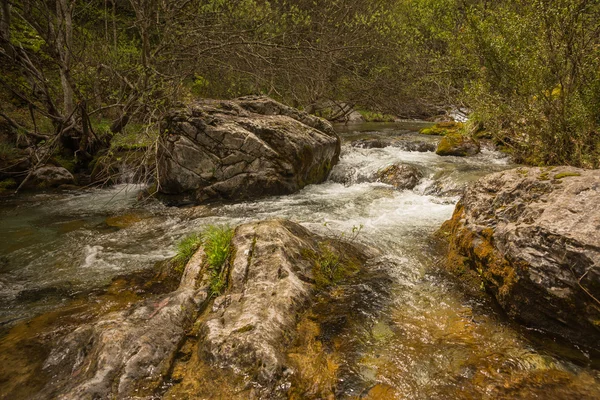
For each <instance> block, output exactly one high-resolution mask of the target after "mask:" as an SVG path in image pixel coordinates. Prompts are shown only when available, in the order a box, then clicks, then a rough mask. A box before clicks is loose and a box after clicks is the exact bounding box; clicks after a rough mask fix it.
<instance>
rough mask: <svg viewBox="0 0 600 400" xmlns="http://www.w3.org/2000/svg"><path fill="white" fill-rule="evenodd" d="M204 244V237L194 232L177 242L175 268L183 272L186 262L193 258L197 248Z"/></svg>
mask: <svg viewBox="0 0 600 400" xmlns="http://www.w3.org/2000/svg"><path fill="white" fill-rule="evenodd" d="M201 244H202V237H201V236H200V235H198V234H197V233H193V234H191V235H188V236H186V237H184V238H183V239H182V240H180V241H179V242H178V243H177V255H176V256H175V270H176V271H177V272H182V271H183V268H184V267H185V264H187V262H188V261H189V260H190V258H192V256H193V255H194V253H195V252H196V250H198V248H199V247H200V245H201Z"/></svg>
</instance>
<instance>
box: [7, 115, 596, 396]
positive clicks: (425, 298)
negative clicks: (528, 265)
mask: <svg viewBox="0 0 600 400" xmlns="http://www.w3.org/2000/svg"><path fill="white" fill-rule="evenodd" d="M415 128H416V126H415V125H414V124H400V125H398V124H395V125H394V124H393V125H385V126H382V125H375V126H373V125H371V126H369V125H363V126H356V127H350V128H348V127H345V128H344V127H342V128H340V132H341V134H342V136H343V137H344V138H345V144H344V146H343V149H342V157H341V160H340V163H339V164H338V165H337V166H336V167H335V168H334V171H333V172H332V175H331V178H330V180H328V181H327V182H325V183H323V184H320V185H311V186H308V187H306V188H304V189H303V190H302V191H300V192H299V193H297V194H294V195H289V196H281V197H271V198H266V199H261V200H258V201H253V202H245V203H238V204H229V205H219V206H210V207H198V208H192V209H176V208H170V207H166V206H164V205H161V204H159V203H157V202H149V203H148V202H146V203H143V204H139V203H138V202H137V194H138V192H139V190H140V187H135V186H127V185H119V186H114V187H111V188H108V189H92V190H88V191H85V192H73V193H54V194H36V195H29V196H21V197H18V198H16V199H8V200H4V201H3V202H2V203H0V221H1V223H0V324H2V326H4V328H8V327H10V326H11V325H13V324H14V323H15V322H16V321H19V320H22V319H24V318H28V317H31V316H33V315H36V314H39V313H41V312H44V311H47V310H50V309H53V308H56V307H57V306H59V305H60V304H61V303H63V302H65V301H67V300H68V299H69V298H71V297H72V296H73V295H75V294H77V293H80V292H82V291H86V290H90V289H93V288H95V287H100V286H101V285H104V284H106V283H107V282H109V281H110V279H111V278H112V277H114V276H115V275H118V274H122V273H126V272H131V271H134V270H138V269H141V268H146V267H148V266H150V265H152V264H153V263H154V262H156V261H158V260H162V259H166V258H168V257H171V256H172V255H173V254H174V250H173V249H174V243H175V242H176V241H177V240H178V239H179V238H181V237H183V236H184V235H186V234H188V233H190V232H196V231H199V230H201V229H202V228H203V227H204V226H206V225H208V224H228V225H231V226H235V225H237V224H239V223H241V222H246V221H252V220H261V219H268V218H287V219H290V220H293V221H296V222H299V223H301V224H302V225H304V226H306V227H308V228H310V229H313V230H315V231H317V232H320V233H322V234H325V235H334V236H342V235H350V234H351V232H352V231H353V228H355V227H361V228H360V234H359V235H358V236H357V238H356V240H358V241H362V242H364V243H367V244H371V245H374V246H376V247H378V248H379V249H381V250H382V251H383V254H385V255H384V256H383V257H382V260H379V261H382V262H381V263H380V265H385V266H386V274H387V276H389V277H391V282H390V283H389V284H387V285H386V287H385V288H382V289H381V293H379V292H378V291H377V285H374V286H372V287H366V286H364V285H363V286H360V285H357V291H358V292H360V290H363V291H366V290H369V291H370V292H369V293H368V294H364V295H361V296H363V297H364V298H363V299H362V300H361V301H360V304H358V305H357V307H356V308H355V309H354V310H353V312H355V313H356V315H352V314H350V317H349V319H348V322H347V323H346V324H345V325H344V327H343V329H342V330H341V331H339V332H338V333H337V334H338V336H339V337H340V338H341V339H342V340H341V343H342V344H341V345H339V346H337V350H336V351H337V352H338V356H339V364H340V374H339V376H340V378H339V379H340V382H339V390H338V392H339V394H340V397H353V396H367V397H368V396H371V397H370V398H382V399H383V398H408V399H433V398H444V399H445V398H449V399H450V398H499V397H503V396H505V397H508V398H513V397H517V398H537V397H536V396H539V398H549V397H548V395H549V394H553V395H557V394H558V395H560V394H561V393H562V395H564V396H566V397H564V396H563V397H560V396H559V398H569V395H570V394H572V393H577V396H578V397H581V398H585V397H586V395H587V394H589V398H594V397H595V396H596V395H599V394H600V389H599V388H600V383H599V378H600V377H599V375H598V372H597V371H595V370H592V369H589V368H586V367H584V366H581V365H575V364H573V363H571V362H569V361H566V360H564V359H561V358H559V357H557V356H555V355H553V354H551V353H548V352H546V351H544V350H543V349H541V348H540V347H539V346H535V345H533V344H532V343H531V342H529V341H528V340H527V339H526V338H525V337H523V335H522V333H521V332H520V331H519V330H516V329H515V328H514V327H513V326H512V325H511V324H510V323H508V322H506V321H505V320H504V319H503V318H502V317H501V316H499V315H497V314H496V313H495V312H493V310H491V309H490V308H489V307H488V306H487V305H484V304H479V303H478V302H476V301H475V300H472V299H468V298H465V297H464V296H463V295H462V294H461V292H460V290H458V289H457V288H456V287H455V286H454V284H453V283H452V282H451V281H450V280H448V279H447V278H446V277H444V276H443V275H442V274H438V273H436V269H435V267H434V262H435V259H436V257H437V255H436V254H435V251H434V249H433V248H432V247H431V245H430V239H431V236H432V234H433V233H434V232H435V230H436V229H437V228H439V226H440V225H441V224H442V223H443V222H444V221H445V220H446V219H448V218H449V217H450V216H451V214H452V211H453V209H454V205H455V203H456V201H457V199H458V198H457V194H458V193H460V190H461V189H462V187H464V185H465V184H467V183H468V182H471V181H473V180H475V179H477V178H478V177H480V176H483V175H485V174H487V173H490V172H493V171H499V170H502V169H506V168H509V167H510V164H509V162H508V160H507V159H506V158H504V157H502V156H501V155H499V154H497V153H494V152H490V151H484V152H482V154H480V155H478V156H476V157H470V158H457V157H439V156H437V155H435V154H434V153H432V152H408V151H404V150H402V148H401V147H385V148H375V149H364V148H355V147H352V146H351V145H350V141H351V140H354V139H362V138H373V137H386V138H389V137H399V136H401V137H402V138H403V139H407V140H434V139H431V138H421V137H418V136H417V135H416V134H415V133H414V132H413V130H414V129H415ZM395 162H402V163H407V164H412V165H414V166H416V167H417V168H418V169H419V170H420V171H421V172H422V174H423V179H422V180H421V182H420V184H419V185H418V186H417V187H416V188H415V189H413V190H404V191H397V190H394V189H393V188H392V187H390V186H388V185H385V184H382V183H378V182H375V181H373V179H372V178H371V177H372V176H373V174H374V173H375V172H376V171H377V170H379V169H380V168H383V167H386V166H388V165H390V164H392V163H395ZM355 230H356V229H355ZM358 292H357V293H358ZM361 293H362V292H361ZM345 312H348V311H345ZM548 388H549V389H548ZM582 393H583V395H582ZM377 396H379V397H377ZM368 398H369V397H368Z"/></svg>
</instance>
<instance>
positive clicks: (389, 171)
mask: <svg viewBox="0 0 600 400" xmlns="http://www.w3.org/2000/svg"><path fill="white" fill-rule="evenodd" d="M422 177H423V174H421V171H419V170H418V169H417V167H415V166H413V165H406V164H393V165H390V166H389V167H386V168H383V169H381V170H379V171H377V179H378V180H379V181H380V182H383V183H387V184H389V185H392V186H393V187H394V188H395V189H398V190H403V189H413V188H414V187H415V186H417V184H418V183H419V180H420V179H421V178H422Z"/></svg>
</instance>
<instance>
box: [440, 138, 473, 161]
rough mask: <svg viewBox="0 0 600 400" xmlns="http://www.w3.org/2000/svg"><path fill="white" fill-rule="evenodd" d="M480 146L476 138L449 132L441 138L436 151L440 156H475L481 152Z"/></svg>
mask: <svg viewBox="0 0 600 400" xmlns="http://www.w3.org/2000/svg"><path fill="white" fill-rule="evenodd" d="M479 151H480V146H479V142H477V141H476V140H474V139H472V138H470V137H468V136H464V135H460V134H447V135H446V136H444V137H443V138H442V140H440V142H439V144H438V147H437V150H436V151H435V153H436V154H437V155H439V156H458V157H465V156H474V155H475V154H477V153H479Z"/></svg>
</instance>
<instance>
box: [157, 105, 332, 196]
mask: <svg viewBox="0 0 600 400" xmlns="http://www.w3.org/2000/svg"><path fill="white" fill-rule="evenodd" d="M339 153H340V139H339V137H338V136H337V134H336V133H335V132H334V130H333V128H332V127H331V125H330V124H329V123H328V122H327V121H325V120H323V119H321V118H318V117H315V116H312V115H309V114H307V113H304V112H301V111H299V110H296V109H294V108H291V107H287V106H285V105H283V104H280V103H277V102H276V101H274V100H271V99H269V98H267V97H244V98H240V99H237V100H232V101H216V100H212V101H211V100H206V101H202V102H197V103H194V104H191V105H189V106H188V107H186V108H184V109H181V110H177V111H174V112H172V113H171V114H170V115H169V116H168V118H167V119H166V123H165V125H164V127H163V134H162V136H161V143H160V146H159V163H158V177H159V187H160V191H161V193H164V194H189V195H191V196H192V197H193V198H194V200H195V201H196V202H197V203H202V202H206V201H211V200H217V199H224V200H232V201H237V200H246V199H253V198H258V197H262V196H267V195H279V194H289V193H293V192H296V191H298V190H299V189H301V188H303V187H304V186H306V185H308V184H312V183H320V182H323V181H324V180H325V179H326V178H327V175H328V174H329V172H330V170H331V168H332V167H333V165H335V164H336V163H337V161H338V159H339Z"/></svg>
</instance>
